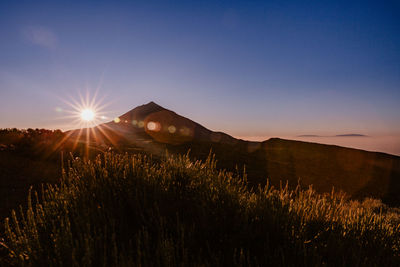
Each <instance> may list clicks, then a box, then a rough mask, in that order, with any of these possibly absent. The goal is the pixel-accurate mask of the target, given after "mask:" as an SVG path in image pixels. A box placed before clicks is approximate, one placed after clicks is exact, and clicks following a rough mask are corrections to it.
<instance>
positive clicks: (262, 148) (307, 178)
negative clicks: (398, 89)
mask: <svg viewBox="0 0 400 267" xmlns="http://www.w3.org/2000/svg"><path fill="white" fill-rule="evenodd" d="M79 132H80V131H79V130H76V131H72V132H70V134H71V138H72V139H73V137H75V138H77V136H79ZM89 132H90V133H91V134H90V138H89V139H90V145H91V146H93V147H96V146H100V147H104V148H107V147H108V146H113V147H114V148H115V149H116V150H117V151H121V152H130V151H144V152H148V153H152V154H154V155H158V156H163V155H164V154H165V153H166V151H168V152H170V153H175V154H176V153H177V154H185V153H187V151H189V150H190V156H191V157H192V158H200V159H205V158H206V157H207V156H208V154H209V153H210V151H213V153H215V154H216V157H217V159H218V167H220V168H224V169H228V170H231V171H236V169H237V167H238V168H239V169H240V170H242V169H243V167H244V166H245V168H246V172H247V174H248V180H249V183H250V185H253V186H258V184H265V183H266V181H267V179H269V180H270V181H271V183H272V184H273V185H276V186H278V185H279V184H280V182H281V180H283V181H286V180H288V181H289V184H290V185H291V186H296V185H297V184H298V182H300V184H301V185H302V186H304V187H307V186H308V185H311V184H312V185H313V186H314V188H315V189H316V190H317V191H318V192H329V191H330V190H331V189H332V186H334V187H335V188H336V189H338V190H343V191H345V192H346V193H348V194H349V195H351V196H352V197H354V198H360V199H361V198H363V197H366V196H370V197H375V198H380V199H383V200H384V201H385V202H386V203H389V204H393V205H399V204H400V195H398V194H397V192H398V191H399V190H400V157H398V156H393V155H389V154H384V153H376V152H368V151H363V150H358V149H351V148H344V147H338V146H333V145H322V144H315V143H308V142H301V141H291V140H284V139H278V138H273V139H269V140H266V141H264V142H250V141H245V140H240V139H236V138H233V137H232V136H229V135H228V134H225V133H222V132H214V131H211V130H209V129H207V128H205V127H204V126H202V125H200V124H198V123H196V122H194V121H192V120H190V119H187V118H185V117H183V116H180V115H178V114H176V113H175V112H173V111H170V110H167V109H165V108H163V107H161V106H159V105H157V104H155V103H154V102H150V103H148V104H146V105H142V106H139V107H136V108H134V109H133V110H131V111H129V112H127V113H125V114H123V115H122V116H120V117H119V118H118V119H117V120H115V121H111V122H108V123H105V124H101V125H99V126H97V127H94V128H92V129H90V131H89ZM85 133H86V131H85V130H84V131H82V133H81V136H80V140H82V141H83V142H84V141H85V140H86V139H87V136H86V134H85Z"/></svg>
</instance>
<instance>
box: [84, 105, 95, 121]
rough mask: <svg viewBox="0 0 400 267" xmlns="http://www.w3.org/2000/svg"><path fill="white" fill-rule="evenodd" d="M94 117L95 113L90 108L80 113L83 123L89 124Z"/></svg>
mask: <svg viewBox="0 0 400 267" xmlns="http://www.w3.org/2000/svg"><path fill="white" fill-rule="evenodd" d="M95 117H96V114H95V112H94V111H93V110H92V109H90V108H86V109H83V110H82V111H81V119H82V120H83V121H85V122H91V121H93V120H94V119H95Z"/></svg>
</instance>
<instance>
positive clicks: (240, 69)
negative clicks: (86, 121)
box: [0, 0, 400, 154]
mask: <svg viewBox="0 0 400 267" xmlns="http://www.w3.org/2000/svg"><path fill="white" fill-rule="evenodd" d="M96 91H97V95H98V98H97V99H100V98H103V101H102V103H103V104H107V106H106V107H104V109H103V112H104V113H103V114H105V115H104V116H105V118H104V120H107V119H108V118H114V117H116V116H119V115H121V114H123V113H125V112H127V111H129V110H130V109H132V108H134V107H136V106H138V105H141V104H145V103H147V102H150V101H154V102H156V103H158V104H159V105H161V106H163V107H165V108H168V109H171V110H173V111H175V112H177V113H178V114H181V115H183V116H185V117H188V118H190V119H192V120H194V121H196V122H198V123H200V124H202V125H204V126H205V127H207V128H209V129H211V130H215V131H223V132H226V133H228V134H231V135H233V136H237V137H243V138H247V139H260V140H262V139H265V138H266V137H271V136H298V135H304V134H315V135H328V136H330V135H336V134H347V133H359V134H365V135H368V136H376V137H383V136H391V138H392V139H391V140H395V141H394V142H396V146H398V154H400V2H399V1H396V0H393V1H367V0H365V1H321V0H320V1H251V0H249V1H159V2H157V1H151V0H150V1H75V2H74V1H68V2H67V1H65V2H62V1H48V2H45V1H6V0H3V1H0V128H10V127H17V128H29V127H31V128H50V129H55V128H60V129H62V130H67V129H71V128H74V127H76V125H75V124H74V123H73V122H72V120H71V119H70V118H65V114H64V113H66V110H68V109H71V107H70V106H69V105H68V104H66V103H65V102H66V101H69V102H71V101H74V100H78V99H79V94H82V95H86V93H87V92H88V93H89V98H90V97H92V96H94V95H95V92H96ZM386 145H387V144H386ZM387 146H388V145H387ZM396 149H397V148H396ZM394 153H396V152H394Z"/></svg>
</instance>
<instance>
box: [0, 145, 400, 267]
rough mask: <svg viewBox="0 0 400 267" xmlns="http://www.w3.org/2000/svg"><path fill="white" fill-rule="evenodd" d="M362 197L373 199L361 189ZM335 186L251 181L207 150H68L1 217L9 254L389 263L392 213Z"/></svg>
mask: <svg viewBox="0 0 400 267" xmlns="http://www.w3.org/2000/svg"><path fill="white" fill-rule="evenodd" d="M369 203H371V201H369ZM376 207H377V205H371V204H368V205H363V203H357V205H355V204H354V203H350V202H349V201H347V200H346V199H345V197H344V195H343V194H340V193H335V192H333V191H332V193H331V194H325V195H320V194H316V193H315V191H314V190H313V189H312V188H311V187H310V188H309V189H308V190H301V189H300V188H297V189H296V190H289V189H288V187H287V186H286V187H281V188H279V189H275V188H273V187H271V186H269V185H267V186H266V187H264V188H261V187H260V188H258V189H257V190H252V189H249V188H248V187H247V185H246V178H245V177H242V178H241V177H240V175H238V174H232V173H228V172H225V171H219V170H217V169H216V163H215V160H214V159H213V157H209V158H208V159H207V160H206V161H205V162H200V161H196V162H192V161H191V160H190V159H189V158H188V157H187V156H179V157H172V156H169V157H166V158H165V159H163V160H161V161H159V162H154V161H153V160H152V159H151V158H149V157H147V156H144V155H133V156H129V155H118V154H112V153H106V154H103V155H99V156H98V157H97V158H96V159H95V160H94V161H85V160H82V159H79V158H77V159H75V160H74V161H73V162H72V163H71V164H70V166H69V168H68V169H67V170H66V171H65V172H64V175H63V178H62V181H61V183H60V184H59V185H48V186H47V187H46V189H44V190H43V192H42V193H41V195H40V196H38V194H37V193H33V197H32V196H31V194H29V197H28V208H27V210H26V211H23V210H22V208H21V211H20V212H19V213H18V215H17V213H16V212H15V211H13V213H12V218H11V219H8V218H7V219H6V221H5V234H4V237H3V242H2V243H1V244H2V246H3V250H4V254H5V256H4V259H3V264H8V265H16V266H47V265H48V266H199V265H206V266H208V265H210V266H229V265H232V266H233V265H235V266H242V265H245V266H258V265H261V266H265V265H274V266H322V265H329V266H343V265H348V266H365V265H370V266H376V265H380V266H392V265H393V266H394V265H399V264H400V254H399V252H400V243H399V242H400V233H399V228H400V225H399V224H398V223H396V221H393V220H391V218H392V216H386V213H384V212H383V211H382V209H380V210H379V211H377V209H376Z"/></svg>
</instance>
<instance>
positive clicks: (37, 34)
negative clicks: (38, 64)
mask: <svg viewBox="0 0 400 267" xmlns="http://www.w3.org/2000/svg"><path fill="white" fill-rule="evenodd" d="M23 34H24V37H25V39H26V40H28V41H29V42H31V43H32V44H35V45H38V46H42V47H46V48H55V47H56V44H57V36H56V35H55V34H54V33H53V32H52V31H51V30H50V29H49V28H46V27H42V26H29V27H27V28H25V29H24V31H23Z"/></svg>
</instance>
